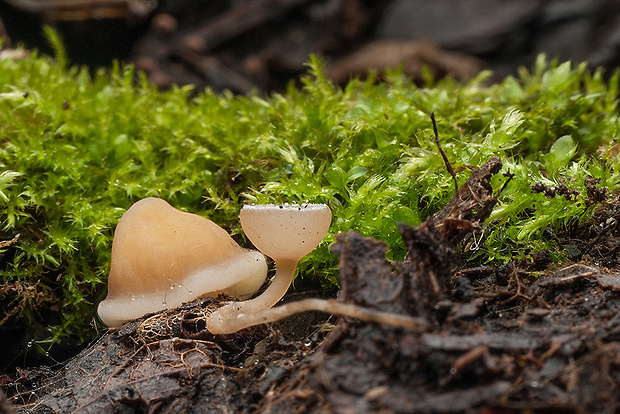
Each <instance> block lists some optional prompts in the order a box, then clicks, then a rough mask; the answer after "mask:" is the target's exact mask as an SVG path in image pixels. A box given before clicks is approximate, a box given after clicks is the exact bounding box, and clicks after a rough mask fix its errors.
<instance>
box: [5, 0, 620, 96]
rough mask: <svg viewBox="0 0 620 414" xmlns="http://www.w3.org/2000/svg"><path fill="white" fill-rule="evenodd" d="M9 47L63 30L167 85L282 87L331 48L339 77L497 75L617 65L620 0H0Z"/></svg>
mask: <svg viewBox="0 0 620 414" xmlns="http://www.w3.org/2000/svg"><path fill="white" fill-rule="evenodd" d="M0 18H1V21H2V27H0V34H1V35H2V37H3V38H4V48H5V51H11V49H12V48H15V47H17V46H18V45H23V46H24V47H26V48H27V49H32V48H37V49H39V50H41V51H42V52H44V53H51V51H50V47H49V45H48V43H47V41H46V39H45V37H44V36H43V30H42V27H43V25H50V26H52V27H54V28H56V29H57V30H58V31H59V33H60V34H61V36H62V38H63V40H64V42H65V44H66V46H67V49H68V53H69V58H70V60H71V62H72V63H73V64H85V65H89V66H91V67H93V68H95V67H99V66H107V65H109V64H110V63H111V62H112V61H113V60H114V59H120V60H122V61H124V62H131V63H134V64H135V65H136V67H137V68H139V69H140V70H143V71H145V72H146V73H147V74H148V76H149V78H150V79H151V80H152V81H153V82H154V83H155V84H156V85H157V86H158V87H160V88H168V87H170V86H171V85H173V84H177V85H186V84H194V85H196V86H197V87H199V88H202V87H205V86H209V87H211V88H212V89H214V90H216V91H222V90H225V89H228V90H231V91H233V92H235V93H247V92H249V91H251V90H253V89H254V90H258V91H259V92H261V93H269V92H272V91H279V90H282V89H283V88H285V87H286V85H287V84H288V83H289V82H290V81H291V80H295V79H297V78H298V77H299V75H300V74H302V73H304V72H305V70H306V67H305V65H304V64H305V63H306V62H307V61H308V56H309V55H310V54H318V55H321V56H324V57H325V62H327V74H328V76H329V77H330V78H331V79H333V80H334V81H335V82H337V83H341V84H343V83H345V82H346V81H347V80H348V79H349V78H350V77H351V76H357V77H364V76H366V74H368V72H369V71H371V70H376V71H377V72H378V73H379V74H381V73H382V71H383V70H385V69H386V68H393V67H396V66H397V65H399V64H400V65H402V67H403V70H404V71H405V72H406V73H407V74H408V75H409V76H411V77H412V78H414V79H420V77H421V76H422V68H423V67H424V66H427V67H428V68H429V69H430V71H431V73H432V74H433V75H434V76H435V77H442V76H445V75H451V76H453V77H455V78H458V79H467V78H468V77H471V76H473V75H474V74H476V73H477V72H478V71H480V70H481V69H491V70H492V71H493V72H494V78H493V79H500V78H502V77H504V76H506V75H508V74H512V73H514V72H515V71H516V69H517V68H518V67H519V66H522V65H525V66H530V65H531V64H532V62H533V60H534V59H535V56H536V55H537V54H539V53H542V52H544V53H546V54H547V55H548V56H549V57H552V58H553V57H557V58H558V59H560V60H561V61H564V60H572V61H574V62H582V61H587V62H588V63H589V65H591V66H604V67H606V68H614V67H615V66H616V65H617V64H618V61H619V57H620V2H618V1H615V0H613V1H611V0H555V1H550V0H432V1H429V0H0Z"/></svg>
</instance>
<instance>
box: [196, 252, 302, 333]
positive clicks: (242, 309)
mask: <svg viewBox="0 0 620 414" xmlns="http://www.w3.org/2000/svg"><path fill="white" fill-rule="evenodd" d="M297 263H298V261H297V260H283V259H280V260H278V261H276V274H275V276H274V278H273V280H272V282H271V284H270V285H269V287H268V288H267V289H266V290H265V291H264V292H263V293H262V294H261V295H259V296H258V297H256V298H254V299H250V300H246V301H243V302H231V303H229V304H227V305H224V306H222V307H221V308H219V309H217V310H215V311H214V312H213V313H212V314H211V316H210V317H209V319H208V321H207V328H208V329H209V331H210V332H211V333H213V334H225V333H232V332H236V331H238V330H240V329H243V328H247V327H248V326H252V325H256V324H258V323H261V322H257V323H250V324H249V325H248V324H247V322H246V321H247V320H248V317H250V316H251V315H254V314H255V313H256V312H259V311H263V310H265V309H266V308H271V307H272V306H273V305H275V304H276V303H278V301H279V300H280V299H282V297H283V296H284V294H285V293H286V291H287V290H288V288H289V286H290V285H291V282H292V281H293V276H294V275H295V269H296V268H297ZM250 319H251V318H250Z"/></svg>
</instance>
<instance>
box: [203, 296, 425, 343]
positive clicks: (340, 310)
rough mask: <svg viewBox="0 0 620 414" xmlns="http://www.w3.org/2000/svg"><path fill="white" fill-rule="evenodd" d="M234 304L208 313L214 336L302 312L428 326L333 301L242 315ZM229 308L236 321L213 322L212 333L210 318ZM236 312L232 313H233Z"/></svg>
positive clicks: (313, 301)
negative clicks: (216, 330)
mask: <svg viewBox="0 0 620 414" xmlns="http://www.w3.org/2000/svg"><path fill="white" fill-rule="evenodd" d="M235 305H241V304H237V303H231V304H229V305H226V306H225V307H223V308H220V309H218V310H216V311H215V312H213V313H212V314H211V317H210V318H209V321H208V325H207V326H208V329H209V331H211V332H212V333H214V334H228V333H233V332H236V331H238V330H240V329H243V328H247V327H250V326H254V325H260V324H262V323H267V322H274V321H278V320H281V319H284V318H287V317H289V316H292V315H295V314H297V313H301V312H307V311H319V312H326V313H331V314H332V315H335V316H341V317H342V316H345V317H351V318H355V319H359V320H361V321H364V322H370V323H379V324H383V325H390V326H397V327H400V328H405V329H420V328H423V327H425V326H427V325H428V324H427V322H426V321H425V320H424V319H422V318H415V317H413V316H408V315H400V314H396V313H390V312H381V311H377V310H374V309H367V308H363V307H360V306H357V305H353V304H349V303H342V302H338V301H337V300H335V299H327V300H326V299H316V298H311V299H303V300H300V301H296V302H290V303H286V304H284V305H281V306H278V307H276V308H268V309H263V310H260V311H257V312H253V313H243V312H242V311H241V312H239V311H238V307H237V306H235ZM228 306H232V307H234V308H235V311H236V312H239V313H237V314H236V318H234V319H224V320H222V319H220V318H219V317H217V318H215V320H217V321H219V322H222V323H221V324H220V323H217V325H218V326H217V328H218V329H219V330H218V332H214V331H213V329H212V328H213V322H214V318H213V316H214V315H215V314H216V313H218V312H219V311H221V310H222V309H224V308H226V307H228ZM236 312H235V313H236Z"/></svg>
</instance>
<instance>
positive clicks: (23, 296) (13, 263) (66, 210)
mask: <svg viewBox="0 0 620 414" xmlns="http://www.w3.org/2000/svg"><path fill="white" fill-rule="evenodd" d="M63 56H64V55H62V54H61V55H60V57H61V59H60V63H58V62H57V61H54V60H52V59H49V58H46V57H40V56H37V54H36V53H35V54H32V55H31V56H29V57H27V58H25V59H23V60H18V61H15V60H9V59H5V60H2V61H0V136H1V137H2V138H1V140H2V144H1V146H0V220H1V230H2V231H1V235H2V237H1V239H9V238H12V237H13V236H14V235H15V234H16V233H20V234H21V237H20V239H19V241H18V243H17V244H16V245H14V246H11V247H8V248H5V249H4V252H3V253H2V254H3V255H2V257H1V263H0V280H1V281H2V284H3V286H4V287H5V289H4V290H3V291H2V292H3V293H0V295H2V296H0V300H2V303H3V304H5V305H9V306H11V307H18V308H19V312H15V313H14V314H12V316H11V318H12V319H11V321H4V322H7V323H11V322H13V323H15V322H19V323H25V324H28V325H30V326H32V328H33V329H35V328H36V327H37V326H39V325H42V326H43V327H44V328H45V330H46V333H45V334H43V335H42V337H41V338H51V339H52V340H53V339H57V338H61V337H64V336H66V335H76V336H78V337H80V338H87V337H89V336H92V335H93V334H94V328H95V326H96V324H97V323H96V319H95V309H96V304H97V303H98V301H99V300H101V299H102V298H103V297H104V295H105V292H106V285H105V282H106V278H107V273H108V269H109V261H110V247H111V242H112V236H113V230H114V227H115V225H116V223H117V222H118V219H119V218H120V216H121V215H122V213H123V212H124V211H125V210H126V209H127V208H128V207H129V206H130V205H131V204H132V203H133V202H135V201H137V200H139V199H141V198H144V197H148V196H156V197H161V198H163V199H166V200H167V201H169V202H170V203H171V204H172V205H174V206H176V207H178V208H180V209H182V210H186V211H191V212H195V213H198V214H201V215H204V216H208V217H210V218H211V219H213V220H214V221H216V222H217V223H219V224H220V225H222V226H223V227H225V228H226V229H227V230H229V231H230V232H232V233H233V234H234V235H235V237H236V238H237V239H238V240H239V241H240V242H241V243H242V244H243V243H244V241H243V238H242V235H241V230H240V227H239V223H238V219H237V215H238V213H239V209H240V206H241V204H243V203H245V202H258V203H267V202H320V203H327V204H329V205H330V207H331V208H332V210H333V213H334V220H333V225H332V227H331V230H330V234H329V235H328V237H327V239H326V242H324V243H323V244H322V245H321V246H320V247H319V248H318V249H317V250H316V251H315V252H313V253H312V254H311V255H309V256H308V257H307V258H305V259H304V261H303V262H302V263H301V265H300V273H301V274H303V275H305V276H308V275H311V276H312V277H318V278H320V280H321V281H322V282H323V283H324V284H325V285H326V286H329V285H333V284H335V283H336V282H337V268H336V265H337V261H336V258H335V257H333V256H332V255H331V254H330V253H329V250H328V246H329V243H331V242H332V241H333V240H334V237H333V236H334V234H337V233H339V232H343V231H347V230H356V231H358V232H361V233H363V234H365V235H368V236H373V237H376V238H379V239H382V240H385V241H387V242H388V243H389V245H390V246H391V255H392V257H394V258H397V259H398V258H402V257H403V254H404V248H403V245H402V241H401V239H400V236H399V235H398V232H397V228H396V223H397V222H398V221H404V222H405V223H407V224H410V225H417V224H419V223H420V222H421V221H422V220H423V219H424V218H425V217H427V216H428V215H429V214H432V213H433V212H435V211H437V210H438V209H440V208H441V207H442V206H443V205H444V204H445V203H446V202H447V201H448V200H449V198H450V197H451V196H452V194H453V191H454V187H453V183H452V181H451V177H450V175H449V174H448V172H447V171H446V169H445V167H444V164H443V162H442V159H441V157H440V155H439V154H438V153H437V150H436V148H435V146H434V142H433V133H432V125H431V123H430V119H429V113H430V112H431V111H435V114H436V117H437V120H438V123H439V133H440V139H441V140H442V145H443V148H444V150H445V152H446V153H447V155H448V157H449V158H450V160H451V161H452V162H453V163H454V166H455V168H456V169H457V171H460V172H459V173H458V179H459V181H460V182H461V183H462V182H464V181H465V179H466V178H467V176H468V175H469V173H468V170H467V169H468V168H471V167H472V166H474V167H475V166H476V165H480V164H482V163H483V162H485V161H486V160H487V159H488V158H489V157H490V156H492V155H498V156H500V157H501V159H502V161H503V162H504V164H505V171H508V170H509V171H510V173H512V174H514V175H515V177H514V179H513V180H512V181H510V183H509V184H508V185H507V187H506V188H505V189H504V191H503V192H502V194H501V196H500V201H501V203H500V204H499V205H498V207H497V208H496V210H495V211H494V213H493V216H492V220H494V221H493V226H491V227H489V229H487V230H486V231H485V233H484V234H481V235H480V238H479V241H480V242H479V243H473V244H470V245H469V246H468V254H469V257H470V260H475V261H477V262H481V263H482V262H498V261H499V262H501V261H506V260H509V259H511V258H512V257H514V256H515V255H518V254H520V253H522V252H523V250H524V249H526V248H534V249H536V248H542V247H547V248H552V249H553V252H554V254H555V256H556V257H561V255H562V250H561V246H556V245H553V244H552V242H546V241H543V240H542V239H541V234H542V232H543V231H544V230H545V229H546V228H547V227H552V228H556V229H558V228H561V227H563V226H567V225H569V224H570V223H571V221H574V218H575V217H585V216H586V214H587V213H588V212H589V210H591V209H592V207H591V206H589V205H588V204H587V203H586V202H585V201H584V199H585V195H586V192H585V187H584V179H585V178H587V177H590V176H592V177H597V178H601V179H602V182H601V185H605V186H608V187H609V188H610V189H615V188H617V186H618V176H617V173H616V172H615V171H616V170H617V166H616V164H617V163H618V159H617V158H616V157H615V156H614V157H612V156H611V155H609V153H608V152H607V153H605V154H606V155H604V156H595V151H596V150H597V149H598V148H599V147H602V148H605V149H610V148H611V146H612V144H613V143H614V139H615V137H616V136H617V134H618V132H617V129H618V126H617V125H618V122H617V120H618V116H617V108H616V96H617V94H618V75H617V74H614V75H613V76H612V77H611V79H610V80H607V81H606V80H604V78H603V76H602V73H601V72H600V71H596V72H594V73H590V72H589V71H587V70H586V68H585V66H584V65H580V66H577V67H574V66H572V65H571V64H569V63H564V64H561V65H559V64H557V62H548V61H547V60H546V59H545V58H544V57H543V56H541V57H540V58H539V59H538V61H537V62H536V65H535V67H534V68H533V69H532V70H531V71H528V70H525V69H523V70H522V71H521V72H520V76H519V78H512V77H510V78H507V79H505V80H504V81H503V82H502V83H500V84H497V85H493V86H486V84H485V80H486V79H487V76H488V73H483V74H481V75H479V76H478V77H477V78H476V79H474V80H472V81H470V82H469V83H467V84H465V85H463V84H459V83H457V82H455V81H452V80H443V81H440V82H438V83H436V84H434V85H433V86H432V87H428V88H420V87H417V86H415V85H414V84H413V83H412V82H410V81H409V80H407V79H405V78H404V77H402V76H401V75H400V74H399V73H397V72H395V73H393V74H392V75H390V77H389V79H388V80H387V81H385V82H381V83H375V82H373V81H372V80H369V81H367V82H360V81H353V82H351V83H350V84H349V85H348V86H347V87H346V88H345V89H344V90H343V89H339V88H337V87H335V86H334V85H332V84H331V83H330V82H328V81H327V80H326V79H325V78H324V76H323V73H322V71H321V67H320V64H319V63H318V62H317V61H316V60H312V61H311V64H310V72H309V74H308V76H307V77H306V78H305V79H304V82H303V86H302V87H301V88H294V87H291V88H290V89H289V90H288V91H287V93H285V94H282V95H274V96H272V97H270V98H269V99H268V100H264V99H261V98H259V97H258V96H249V97H235V96H232V95H228V94H224V95H216V94H214V93H212V92H210V91H201V92H199V93H197V94H195V96H194V94H193V93H192V92H193V91H192V90H191V89H190V88H175V89H172V90H170V91H168V92H163V93H161V92H158V91H157V90H156V89H155V88H154V87H153V86H151V85H149V84H148V83H147V81H146V79H145V78H144V76H143V75H141V74H136V73H134V70H133V69H132V68H131V67H121V66H119V65H117V66H115V67H114V68H112V69H111V70H110V71H109V72H104V71H99V72H97V73H95V74H92V75H91V74H89V73H88V72H87V71H86V70H85V69H79V68H70V67H67V64H66V60H65V58H64V57H63ZM604 152H605V151H604ZM602 160H604V163H603V162H602ZM494 180H495V181H494V186H495V187H496V188H500V187H501V186H502V185H503V183H504V182H505V181H506V178H505V177H502V176H497V177H495V179H494ZM535 182H544V183H547V184H549V185H559V184H562V183H564V184H566V185H567V186H568V187H569V188H571V189H575V190H577V191H578V192H579V193H580V196H578V197H577V198H576V199H575V200H573V201H567V200H565V199H564V198H562V197H555V198H553V199H549V198H547V197H545V196H544V195H543V194H534V193H532V191H531V190H530V186H531V185H532V184H534V183H535ZM9 302H11V303H9ZM7 309H8V308H7ZM3 317H4V315H2V314H0V320H2V319H3Z"/></svg>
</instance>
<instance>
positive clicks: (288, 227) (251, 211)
mask: <svg viewBox="0 0 620 414" xmlns="http://www.w3.org/2000/svg"><path fill="white" fill-rule="evenodd" d="M239 219H240V220H241V226H242V227H243V231H244V232H245V234H246V236H248V238H249V239H250V241H251V242H252V243H253V244H254V246H256V248H257V249H258V250H260V251H261V252H263V253H264V254H266V255H267V256H269V257H271V258H272V259H274V260H276V261H277V260H278V259H283V260H294V261H297V260H299V259H301V258H302V257H304V256H305V255H307V254H308V253H310V252H311V251H312V250H313V249H314V248H315V247H316V246H318V245H319V243H321V241H322V240H323V237H325V234H326V233H327V231H328V230H329V225H330V224H331V221H332V212H331V210H330V209H329V207H328V206H327V205H325V204H301V205H294V204H284V205H276V204H260V205H246V206H244V207H243V208H242V209H241V213H240V214H239Z"/></svg>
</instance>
